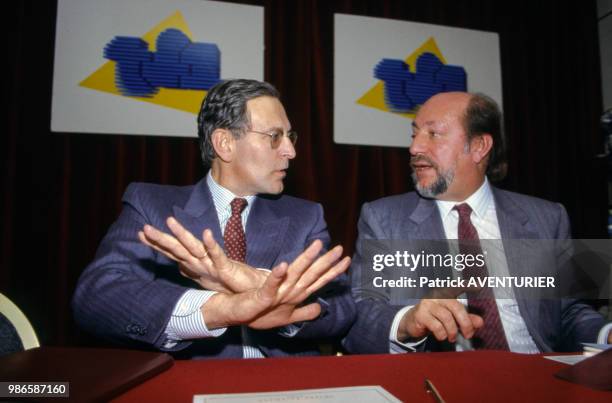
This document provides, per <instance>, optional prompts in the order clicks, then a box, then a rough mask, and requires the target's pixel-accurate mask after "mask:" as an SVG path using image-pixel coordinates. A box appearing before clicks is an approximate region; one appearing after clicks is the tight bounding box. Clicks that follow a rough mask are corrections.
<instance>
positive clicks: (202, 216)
mask: <svg viewBox="0 0 612 403" xmlns="http://www.w3.org/2000/svg"><path fill="white" fill-rule="evenodd" d="M173 210H174V216H175V217H176V219H177V220H178V221H179V222H180V223H181V224H182V225H183V226H184V227H185V228H187V229H188V230H189V231H190V232H191V233H192V234H193V236H195V237H196V238H197V239H202V232H203V231H204V230H205V229H206V228H208V229H210V230H211V231H212V232H213V235H214V237H215V240H216V241H217V242H218V243H219V245H221V247H223V246H224V245H223V235H222V234H221V225H220V224H219V217H218V216H217V210H215V204H214V203H213V200H212V196H211V194H210V190H209V189H208V185H206V179H202V180H201V181H199V182H198V183H197V184H196V185H195V186H194V189H193V192H192V193H191V196H190V197H189V200H187V203H186V204H185V207H183V208H181V207H180V206H174V208H173Z"/></svg>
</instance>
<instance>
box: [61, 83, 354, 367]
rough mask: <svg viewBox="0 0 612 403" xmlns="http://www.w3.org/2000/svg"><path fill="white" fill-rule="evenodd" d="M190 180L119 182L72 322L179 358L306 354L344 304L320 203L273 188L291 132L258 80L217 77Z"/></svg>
mask: <svg viewBox="0 0 612 403" xmlns="http://www.w3.org/2000/svg"><path fill="white" fill-rule="evenodd" d="M198 136H199V143H200V149H201V154H202V159H203V161H204V163H205V164H206V165H210V170H209V171H208V173H207V175H206V177H205V178H204V179H202V180H201V181H200V182H198V183H197V184H195V185H194V186H188V187H171V186H162V185H153V184H142V183H137V184H131V185H130V186H129V187H128V189H127V190H126V193H125V195H124V198H123V203H124V208H123V211H122V213H121V216H120V217H119V219H118V221H117V222H115V224H114V225H113V226H112V227H111V229H110V231H109V233H108V234H107V235H106V237H105V238H104V240H103V241H102V244H101V245H100V247H99V250H98V252H97V255H96V258H95V260H94V262H93V263H91V264H90V265H89V267H88V268H87V269H86V270H85V272H84V273H83V274H82V276H81V278H80V280H79V284H78V286H77V290H76V293H75V296H74V299H73V310H74V314H75V319H76V321H77V323H78V324H79V325H80V326H81V327H82V328H83V329H85V330H87V331H88V332H91V333H93V334H96V335H98V336H101V337H103V338H106V339H109V340H111V341H114V342H119V343H129V344H133V345H136V346H143V347H148V348H150V347H154V348H157V349H160V350H164V351H170V352H173V355H174V356H175V357H177V358H232V357H235V358H237V357H244V358H257V357H267V356H282V355H294V354H299V355H309V354H316V353H317V348H316V344H315V343H314V340H321V339H326V338H334V337H340V336H342V335H343V334H344V333H345V332H346V331H347V330H348V327H349V326H350V324H351V323H352V321H353V318H354V316H355V307H354V303H353V301H352V298H351V297H350V294H349V291H348V287H347V286H346V284H345V282H346V280H345V276H344V274H343V273H344V272H345V271H346V269H347V267H348V266H349V264H350V259H349V258H348V257H344V258H342V247H340V246H337V247H335V248H333V249H331V250H329V251H328V252H326V253H324V251H325V249H326V248H327V246H328V244H329V241H330V238H329V234H328V232H327V228H326V224H325V220H324V218H323V210H322V208H321V206H320V205H319V204H316V203H313V202H309V201H306V200H302V199H297V198H294V197H290V196H286V195H280V193H281V192H282V191H283V179H284V178H285V176H286V170H287V169H288V168H289V161H290V160H292V159H293V158H295V156H296V152H295V148H294V145H295V143H296V141H297V134H296V133H295V132H294V131H292V130H291V125H290V123H289V119H288V118H287V115H286V113H285V110H284V108H283V105H282V104H281V102H280V100H279V94H278V92H277V90H276V89H275V88H274V87H273V86H272V85H270V84H268V83H265V82H259V81H255V80H230V81H225V82H221V83H219V84H218V85H216V86H215V87H213V88H212V89H211V90H210V91H209V92H208V94H207V97H206V99H205V100H204V102H203V104H202V108H201V110H200V113H199V116H198Z"/></svg>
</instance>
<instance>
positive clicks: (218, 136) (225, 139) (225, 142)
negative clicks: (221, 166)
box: [210, 129, 236, 162]
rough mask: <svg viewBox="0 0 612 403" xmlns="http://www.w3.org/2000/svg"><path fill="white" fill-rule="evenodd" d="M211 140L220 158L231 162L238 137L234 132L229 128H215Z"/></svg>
mask: <svg viewBox="0 0 612 403" xmlns="http://www.w3.org/2000/svg"><path fill="white" fill-rule="evenodd" d="M210 140H211V142H212V145H213V148H214V149H215V154H216V155H217V157H218V158H219V159H221V160H222V161H224V162H230V161H231V160H232V159H233V156H234V150H235V148H236V147H235V142H236V139H235V138H234V135H233V134H232V132H230V131H229V130H227V129H215V130H214V131H213V132H212V134H211V136H210Z"/></svg>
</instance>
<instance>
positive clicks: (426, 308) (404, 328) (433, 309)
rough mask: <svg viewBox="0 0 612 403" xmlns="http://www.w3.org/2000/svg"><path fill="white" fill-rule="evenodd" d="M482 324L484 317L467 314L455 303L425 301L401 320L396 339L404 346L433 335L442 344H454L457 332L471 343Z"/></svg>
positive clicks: (463, 308) (454, 301)
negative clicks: (406, 341) (411, 339)
mask: <svg viewBox="0 0 612 403" xmlns="http://www.w3.org/2000/svg"><path fill="white" fill-rule="evenodd" d="M483 324H484V322H483V320H482V317H480V316H478V315H474V314H471V313H468V312H467V310H466V308H465V306H464V305H463V304H462V303H461V302H459V301H457V300H456V299H422V300H421V301H420V302H419V303H418V304H416V305H415V306H414V307H412V308H411V309H410V310H408V312H406V314H404V316H403V317H402V319H401V321H400V325H399V327H398V330H397V339H398V340H399V341H401V342H403V341H405V340H407V339H409V338H416V339H418V338H422V337H425V336H428V335H429V334H433V335H434V337H435V338H436V339H437V340H439V341H443V340H448V341H450V342H451V343H454V342H455V341H456V340H457V333H458V332H461V334H462V335H463V337H465V338H466V339H470V338H472V337H473V336H474V333H476V330H478V329H479V328H481V327H482V326H483Z"/></svg>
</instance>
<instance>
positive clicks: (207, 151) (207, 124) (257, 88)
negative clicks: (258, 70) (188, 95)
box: [198, 79, 280, 165]
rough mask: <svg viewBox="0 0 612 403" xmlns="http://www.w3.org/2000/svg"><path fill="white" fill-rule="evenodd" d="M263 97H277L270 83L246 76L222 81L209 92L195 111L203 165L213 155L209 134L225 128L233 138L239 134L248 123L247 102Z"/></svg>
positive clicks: (278, 96) (210, 160)
mask: <svg viewBox="0 0 612 403" xmlns="http://www.w3.org/2000/svg"><path fill="white" fill-rule="evenodd" d="M262 96H269V97H274V98H280V94H279V92H278V90H277V89H276V88H274V86H272V84H269V83H266V82H263V81H257V80H247V79H239V80H227V81H222V82H220V83H219V84H217V85H215V86H214V87H213V88H211V89H210V90H209V91H208V94H207V95H206V98H205V99H204V101H203V102H202V107H201V108H200V113H199V114H198V138H199V143H200V153H201V156H202V162H204V164H205V165H209V164H210V163H211V162H212V160H213V159H214V158H215V156H216V154H215V149H214V147H213V144H212V138H211V137H212V133H213V132H214V131H215V130H216V129H227V130H229V131H231V132H232V135H233V136H234V137H235V138H237V139H238V138H240V137H242V136H243V135H244V132H245V130H246V129H248V128H249V125H250V121H249V116H248V115H247V107H246V104H247V102H248V101H250V100H251V99H254V98H258V97H262Z"/></svg>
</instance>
